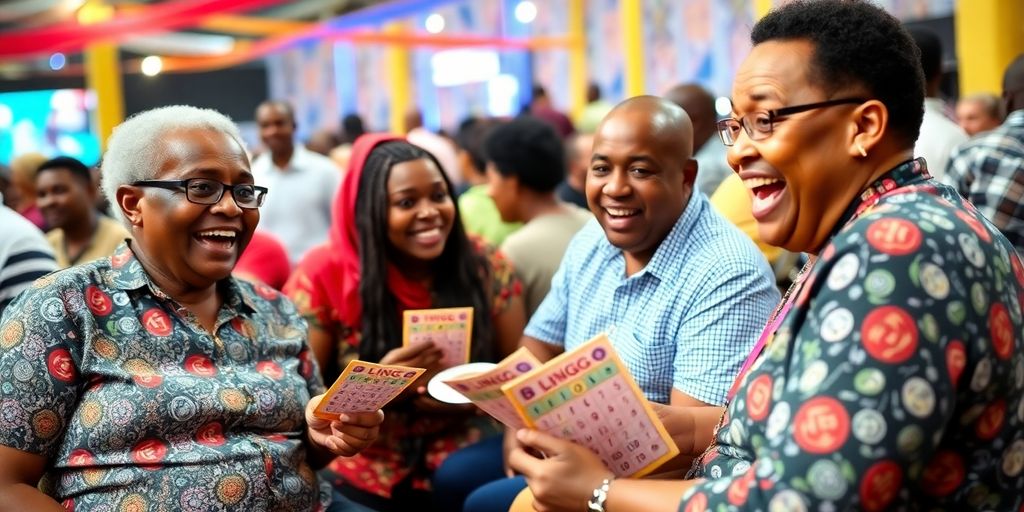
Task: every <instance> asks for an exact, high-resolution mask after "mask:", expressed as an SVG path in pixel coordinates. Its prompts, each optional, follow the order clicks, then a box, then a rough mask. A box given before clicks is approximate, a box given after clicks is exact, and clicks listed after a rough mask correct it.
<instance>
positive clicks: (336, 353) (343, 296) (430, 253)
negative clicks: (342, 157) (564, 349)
mask: <svg viewBox="0 0 1024 512" xmlns="http://www.w3.org/2000/svg"><path fill="white" fill-rule="evenodd" d="M285 292H286V293H287V294H288V295H289V296H290V297H291V298H292V299H293V300H294V301H295V302H296V304H297V305H298V308H299V311H300V312H301V313H302V314H303V315H304V316H305V317H306V318H307V320H308V321H309V324H310V326H309V327H310V333H309V344H310V346H311V348H312V349H313V351H314V352H315V353H316V356H317V359H318V361H319V363H320V367H321V368H322V369H323V372H324V378H325V381H327V382H331V381H333V380H334V379H335V378H336V377H337V375H338V374H339V373H340V370H341V369H342V368H344V364H346V363H347V362H348V361H350V360H351V359H353V358H356V357H358V358H360V359H362V360H368V361H379V362H382V363H387V364H402V365H408V366H416V367H421V368H427V369H428V371H427V373H426V374H424V377H422V378H421V382H420V383H419V384H422V383H425V382H426V380H427V379H429V378H430V377H431V376H432V375H434V374H436V372H437V371H438V370H439V369H440V368H439V360H440V351H439V350H438V349H437V348H436V347H434V346H433V345H432V344H419V345H413V346H410V347H405V348H403V347H402V312H403V311H405V310H407V309H425V308H440V307H461V306H472V307H473V308H474V318H473V339H472V344H471V346H472V349H471V359H472V360H474V361H496V360H498V359H500V358H502V357H503V356H505V355H506V354H508V353H510V352H511V351H512V350H514V349H515V347H516V344H517V343H518V340H519V337H520V335H521V334H522V330H523V326H524V323H525V313H524V310H523V303H522V299H521V297H520V283H519V281H518V280H517V279H516V278H515V275H514V273H513V271H512V268H511V266H510V265H509V263H508V262H507V261H506V260H505V259H504V258H503V257H502V256H501V254H500V253H497V252H495V251H493V250H492V249H489V248H487V247H485V246H483V245H481V244H478V243H476V242H474V241H471V240H470V239H469V238H468V237H467V236H466V233H465V231H464V230H463V228H462V221H461V219H460V218H459V212H458V208H457V206H456V201H455V198H454V196H453V194H452V186H451V183H449V181H448V179H447V178H446V175H445V173H444V172H443V170H442V168H441V166H440V164H439V163H438V162H437V160H436V159H435V158H434V157H433V156H432V155H431V154H430V153H428V152H426V151H424V150H423V149H421V148H419V147H417V146H414V145H413V144H410V143H409V142H407V141H405V140H404V139H401V138H398V137H394V136H389V135H380V134H375V135H365V136H363V137H361V138H359V139H358V140H357V141H356V143H355V145H354V146H353V150H352V157H351V160H350V162H349V169H348V172H347V174H346V175H345V178H344V181H343V182H342V185H341V191H340V192H339V195H338V197H337V199H336V201H335V205H334V222H333V225H332V227H331V237H330V240H329V242H328V243H326V244H324V245H322V246H320V247H317V248H315V249H313V250H312V251H310V252H309V254H307V255H306V257H305V258H304V259H303V260H302V262H300V263H299V266H298V268H297V269H296V271H295V273H294V274H293V275H292V277H291V279H290V280H289V282H288V284H287V285H286V286H285ZM416 387H417V386H413V387H412V388H416ZM387 417H388V420H387V421H386V423H385V424H384V425H383V426H382V430H381V435H380V438H379V442H377V443H376V444H375V445H373V446H371V447H370V448H368V449H366V450H365V451H364V452H363V453H362V454H361V455H360V456H358V457H353V458H348V459H337V460H335V461H334V462H333V463H332V464H331V465H330V466H329V467H328V468H327V469H326V470H325V471H328V472H330V473H331V474H330V475H329V476H330V477H331V478H333V481H334V483H335V486H336V487H337V488H338V489H340V490H341V491H342V492H343V493H344V494H346V495H348V496H349V497H350V498H352V499H355V500H356V501H360V502H362V503H364V504H366V505H368V506H371V507H373V508H376V509H379V510H409V509H411V507H415V508H416V509H417V510H427V509H428V508H426V507H429V503H430V502H431V499H430V497H429V496H428V493H429V492H430V482H429V479H430V476H431V475H432V473H433V471H434V469H436V468H437V467H438V466H439V465H440V463H441V462H442V461H443V460H444V458H445V457H447V455H448V454H449V453H451V452H452V451H454V450H456V449H458V448H460V447H462V446H465V445H467V444H469V443H471V442H473V441H476V440H478V439H480V438H481V437H483V436H486V435H489V434H491V433H496V432H497V431H498V430H497V427H496V425H495V424H494V423H492V422H491V420H490V419H489V418H486V417H484V416H481V415H478V414H476V412H475V410H474V409H473V408H471V407H465V406H450V405H445V404H442V403H440V402H437V401H435V400H433V399H432V398H430V397H428V396H424V395H422V394H420V393H416V392H413V393H409V394H408V395H407V396H403V397H400V398H399V399H398V400H396V401H395V403H393V405H392V406H390V407H389V411H388V416H387Z"/></svg>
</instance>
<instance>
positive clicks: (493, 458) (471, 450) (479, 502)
mask: <svg viewBox="0 0 1024 512" xmlns="http://www.w3.org/2000/svg"><path fill="white" fill-rule="evenodd" d="M501 445H502V436H500V435H499V436H494V437H489V438H487V439H484V440H483V441H480V442H478V443H476V444H472V445H469V446H467V447H465V448H463V449H461V450H459V451H457V452H455V453H453V454H451V455H449V456H448V458H447V459H445V461H444V463H442V464H441V467H440V468H438V469H437V471H436V472H434V497H435V499H436V500H437V501H436V503H437V506H438V509H440V510H444V511H451V512H459V511H460V510H465V511H467V512H468V511H470V510H472V511H478V510H479V511H483V510H500V511H501V512H506V511H507V510H508V507H509V506H510V505H512V501H513V500H515V498H516V495H517V494H519V491H520V490H522V489H523V488H524V487H526V482H525V480H523V479H522V478H521V477H518V478H516V479H509V478H506V477H505V470H504V467H503V464H502V455H501ZM516 480H518V481H520V483H519V486H518V489H516V490H515V492H512V493H511V495H510V496H508V499H507V504H506V503H505V501H506V500H505V495H506V494H507V493H508V492H511V488H510V489H509V490H508V491H505V490H504V487H503V486H495V487H493V488H492V486H494V484H505V483H506V482H509V481H516ZM506 486H507V485H506ZM485 489H488V490H489V491H488V492H486V493H482V491H484V490H485ZM498 489H501V490H500V491H498ZM503 505H504V508H502V506H503ZM480 507H484V508H480Z"/></svg>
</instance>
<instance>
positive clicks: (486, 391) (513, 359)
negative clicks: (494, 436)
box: [444, 347, 541, 428]
mask: <svg viewBox="0 0 1024 512" xmlns="http://www.w3.org/2000/svg"><path fill="white" fill-rule="evenodd" d="M540 365H541V364H540V361H539V360H538V359H537V358H536V357H534V355H533V354H532V353H531V352H530V351H529V350H527V349H526V347H520V348H519V350H516V351H515V352H513V353H512V354H510V355H509V356H508V357H506V358H505V359H504V360H503V361H502V362H500V363H498V365H497V366H495V367H494V368H492V369H490V370H488V371H485V372H483V373H478V374H476V375H467V376H465V377H459V378H454V379H448V380H445V381H444V383H445V384H447V385H449V386H451V387H452V389H454V390H456V391H458V392H459V393H462V394H463V395H464V396H465V397H466V398H468V399H469V400H470V401H471V402H473V403H474V404H476V406H477V407H479V408H480V409H481V410H482V411H484V412H486V413H487V414H490V415H491V416H493V417H494V418H495V419H497V420H498V421H500V422H502V423H504V424H505V425H508V426H509V427H512V428H523V427H525V426H526V424H525V423H524V422H523V419H522V418H521V417H520V416H519V412H518V411H517V410H516V408H515V406H514V405H512V402H511V401H510V400H509V399H508V397H506V396H505V393H502V391H501V386H503V385H505V384H506V383H508V382H511V381H512V380H513V379H515V378H516V377H519V376H520V375H523V374H524V373H528V372H530V371H533V370H534V369H536V368H538V367H540Z"/></svg>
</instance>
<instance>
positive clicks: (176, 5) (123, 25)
mask: <svg viewBox="0 0 1024 512" xmlns="http://www.w3.org/2000/svg"><path fill="white" fill-rule="evenodd" d="M284 1H285V0H187V1H181V2H168V3H166V4H158V5H154V6H152V7H146V8H145V9H143V10H141V11H136V12H132V13H130V14H123V15H116V16H115V17H114V18H112V19H111V20H109V21H105V22H101V23H95V24H89V25H81V24H79V23H78V22H77V21H70V22H65V23H59V24H56V25H50V26H47V27H42V28H38V29H30V30H19V31H12V32H7V33H5V34H4V35H2V36H0V57H25V56H33V55H37V54H46V53H52V52H55V51H61V52H75V51H80V50H82V49H83V48H85V47H86V46H87V45H89V44H91V43H97V42H106V41H120V40H122V39H126V38H130V37H133V36H138V35H141V34H149V33H154V32H163V31H167V30H174V29H179V28H186V27H191V26H195V25H198V24H199V23H200V22H201V21H202V19H203V18H205V17H207V16H211V15H214V14H224V13H230V12H245V11H250V10H253V9H261V8H265V7H270V6H273V5H276V4H279V3H282V2H284Z"/></svg>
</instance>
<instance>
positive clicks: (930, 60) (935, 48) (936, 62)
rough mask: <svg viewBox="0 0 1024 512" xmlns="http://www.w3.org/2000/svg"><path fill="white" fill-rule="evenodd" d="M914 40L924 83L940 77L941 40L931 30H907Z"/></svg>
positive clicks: (918, 28) (916, 28)
mask: <svg viewBox="0 0 1024 512" xmlns="http://www.w3.org/2000/svg"><path fill="white" fill-rule="evenodd" d="M907 32H909V33H910V37H912V38H913V39H914V44H916V45H917V49H918V50H921V71H923V72H924V79H925V81H931V80H932V79H934V78H936V77H939V76H942V40H941V39H939V35H938V34H936V33H935V32H932V31H931V30H928V29H926V28H920V27H912V28H909V29H907Z"/></svg>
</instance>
